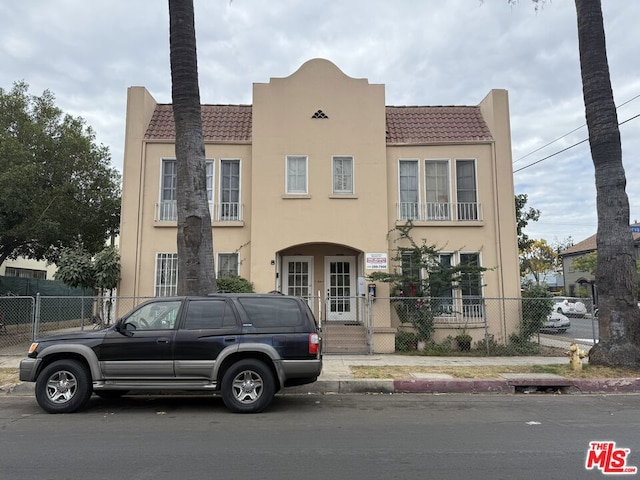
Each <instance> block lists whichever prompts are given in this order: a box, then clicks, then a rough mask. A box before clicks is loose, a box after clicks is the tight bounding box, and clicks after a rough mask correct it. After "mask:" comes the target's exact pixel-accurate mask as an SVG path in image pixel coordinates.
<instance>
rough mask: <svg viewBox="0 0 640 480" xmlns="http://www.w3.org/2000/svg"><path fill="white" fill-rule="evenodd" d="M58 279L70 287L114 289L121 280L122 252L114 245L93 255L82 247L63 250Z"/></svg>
mask: <svg viewBox="0 0 640 480" xmlns="http://www.w3.org/2000/svg"><path fill="white" fill-rule="evenodd" d="M57 267H58V270H57V271H56V279H57V280H61V281H62V282H64V283H65V284H67V285H69V286H70V287H80V288H91V289H93V290H94V291H98V290H112V289H114V288H116V286H117V285H118V281H119V280H120V253H119V252H118V249H117V248H116V247H114V246H109V247H105V248H104V249H103V250H101V251H100V252H98V253H97V254H96V255H95V256H92V255H91V254H90V253H89V252H88V251H87V250H85V249H84V248H82V247H76V248H67V249H65V250H63V251H62V254H61V255H60V260H59V261H58V264H57Z"/></svg>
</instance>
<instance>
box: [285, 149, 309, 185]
mask: <svg viewBox="0 0 640 480" xmlns="http://www.w3.org/2000/svg"><path fill="white" fill-rule="evenodd" d="M286 178H287V187H286V188H287V193H293V194H305V193H308V191H307V157H305V156H300V155H289V156H287V174H286Z"/></svg>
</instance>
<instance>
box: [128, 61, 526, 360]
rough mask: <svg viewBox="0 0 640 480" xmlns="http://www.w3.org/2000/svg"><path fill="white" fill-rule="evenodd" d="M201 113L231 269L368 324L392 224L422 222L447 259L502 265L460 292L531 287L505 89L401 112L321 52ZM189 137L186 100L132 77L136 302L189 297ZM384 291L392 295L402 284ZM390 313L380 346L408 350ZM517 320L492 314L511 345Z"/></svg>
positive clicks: (381, 288)
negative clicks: (179, 126) (180, 227)
mask: <svg viewBox="0 0 640 480" xmlns="http://www.w3.org/2000/svg"><path fill="white" fill-rule="evenodd" d="M202 119H203V130H204V137H205V148H206V158H207V166H206V171H207V189H208V194H209V201H210V208H211V212H212V224H213V234H214V250H215V268H216V273H217V275H219V276H225V275H240V276H242V277H245V278H247V279H248V280H250V281H251V282H252V283H253V285H254V287H255V289H256V291H258V292H268V291H272V290H277V291H281V292H283V293H287V294H291V295H297V296H301V297H306V298H309V304H310V306H311V307H312V308H313V310H314V312H315V313H316V315H317V316H318V318H320V319H321V320H322V321H323V322H329V323H331V322H337V323H340V322H343V323H348V322H353V321H362V315H363V313H362V309H361V308H360V307H359V306H358V304H357V302H356V298H357V297H358V296H359V295H364V293H365V292H364V285H365V284H367V283H369V282H368V281H367V280H366V276H367V275H368V274H370V273H371V272H372V271H375V270H376V269H379V268H383V269H388V270H391V269H392V268H393V265H391V261H390V258H391V257H392V256H393V251H394V250H395V249H396V247H397V244H396V243H395V242H394V241H393V239H392V238H391V236H390V235H389V232H390V230H392V229H393V228H394V227H395V226H397V225H404V224H405V223H406V222H407V221H409V220H411V221H413V223H414V225H415V230H414V231H413V232H412V234H413V235H412V236H413V237H414V238H415V239H416V240H418V241H420V240H421V239H423V238H426V239H427V240H428V242H429V243H433V244H436V245H438V246H439V247H440V248H441V249H442V253H443V260H444V261H447V262H452V263H454V264H457V263H458V262H461V261H468V262H469V261H470V262H474V263H477V264H479V265H481V266H484V267H486V268H487V269H488V270H487V271H486V272H485V273H484V274H483V275H482V278H480V276H478V278H477V279H476V280H475V282H472V283H473V285H470V284H469V283H468V282H467V286H466V288H463V289H462V290H457V289H456V290H455V292H454V293H452V296H453V297H455V298H456V299H457V300H460V298H461V297H469V298H471V297H476V296H483V297H485V298H496V297H508V298H517V297H519V295H520V282H519V266H518V250H517V241H516V219H515V209H514V189H513V175H512V167H511V162H512V157H511V132H510V123H509V105H508V96H507V92H506V91H505V90H492V91H491V92H489V94H488V95H487V96H486V97H485V99H484V100H482V102H481V103H480V104H479V105H477V106H435V107H434V106H387V105H386V104H385V86H384V85H380V84H370V83H369V82H368V81H367V79H355V78H350V77H348V76H347V75H345V74H344V73H343V72H342V71H340V70H339V69H338V68H337V67H336V66H335V65H334V64H333V63H331V62H329V61H327V60H323V59H315V60H311V61H308V62H306V63H305V64H304V65H302V66H301V67H300V69H299V70H298V71H296V72H295V73H294V74H292V75H291V76H289V77H286V78H272V79H271V80H270V81H269V82H268V83H256V84H254V86H253V103H252V105H203V106H202ZM174 136H175V132H174V123H173V114H172V107H171V105H167V104H158V103H157V102H156V101H155V100H154V99H153V97H152V96H151V95H150V94H149V92H148V91H147V90H146V89H145V88H144V87H131V88H130V89H129V91H128V101H127V126H126V144H125V157H124V170H123V195H122V221H121V230H120V235H121V237H120V251H121V255H122V280H121V283H120V286H119V289H118V291H119V294H120V295H122V296H153V295H171V294H175V293H176V279H177V275H178V272H177V255H176V196H177V192H176V160H175V151H174ZM445 257H446V258H445ZM376 294H377V296H378V297H388V296H389V295H390V292H389V288H388V285H381V284H378V285H377V292H376ZM313 297H315V298H313ZM377 305H381V303H378V304H377ZM387 305H388V302H387ZM386 308H387V313H388V312H389V311H390V307H389V306H387V307H386ZM465 315H466V310H465ZM390 317H391V315H390V314H387V315H377V316H376V317H375V319H374V325H373V349H374V351H389V347H388V345H389V339H391V347H390V348H391V350H393V335H394V333H395V329H394V328H393V325H392V324H391V318H390ZM461 320H464V319H461ZM517 324H518V314H517V312H516V314H508V315H507V314H504V313H503V314H502V317H501V318H498V316H496V317H495V318H489V327H490V330H491V331H490V333H491V334H493V335H495V338H496V339H497V340H500V339H503V340H504V339H506V338H508V335H509V334H510V333H511V332H512V331H513V330H514V329H515V328H516V326H517ZM479 331H480V329H479V330H478V332H479ZM447 332H448V333H449V334H451V333H452V330H451V328H449V330H448V331H447V330H446V329H445V330H443V331H442V332H441V336H442V335H444V334H445V333H447ZM479 335H480V333H479ZM482 335H483V332H482Z"/></svg>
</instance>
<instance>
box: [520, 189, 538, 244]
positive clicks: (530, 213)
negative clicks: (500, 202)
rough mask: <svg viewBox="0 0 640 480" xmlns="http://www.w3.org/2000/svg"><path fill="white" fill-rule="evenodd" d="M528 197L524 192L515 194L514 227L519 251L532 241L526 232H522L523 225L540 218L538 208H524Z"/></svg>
mask: <svg viewBox="0 0 640 480" xmlns="http://www.w3.org/2000/svg"><path fill="white" fill-rule="evenodd" d="M528 198H529V197H528V196H527V195H526V194H524V193H521V194H519V195H516V222H517V223H516V229H517V233H518V249H519V250H520V252H524V251H525V250H526V249H527V247H528V246H529V245H531V243H532V242H533V240H530V239H529V237H528V236H527V234H525V233H524V229H525V227H526V226H527V225H528V224H529V222H537V221H538V219H539V218H540V210H537V209H535V208H533V207H529V209H528V210H527V209H526V204H527V199H528Z"/></svg>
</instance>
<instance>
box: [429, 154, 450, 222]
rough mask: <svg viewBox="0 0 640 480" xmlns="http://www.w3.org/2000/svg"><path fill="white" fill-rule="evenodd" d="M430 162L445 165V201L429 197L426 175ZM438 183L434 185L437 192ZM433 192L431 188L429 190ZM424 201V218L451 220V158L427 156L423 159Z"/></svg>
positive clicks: (437, 177)
mask: <svg viewBox="0 0 640 480" xmlns="http://www.w3.org/2000/svg"><path fill="white" fill-rule="evenodd" d="M430 164H436V165H445V170H446V173H447V178H446V181H445V185H446V194H447V199H446V201H444V202H443V201H441V199H440V198H439V196H438V198H436V199H435V201H432V200H430V199H429V193H430V190H429V181H428V178H427V175H428V173H429V172H428V170H429V169H428V166H429V165H430ZM435 178H436V183H438V182H437V179H439V178H440V177H439V176H438V175H436V176H435ZM439 187H440V185H436V192H438V193H440V192H439ZM431 192H433V190H431ZM424 201H425V220H428V221H429V220H451V159H449V158H427V159H425V161H424Z"/></svg>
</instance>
